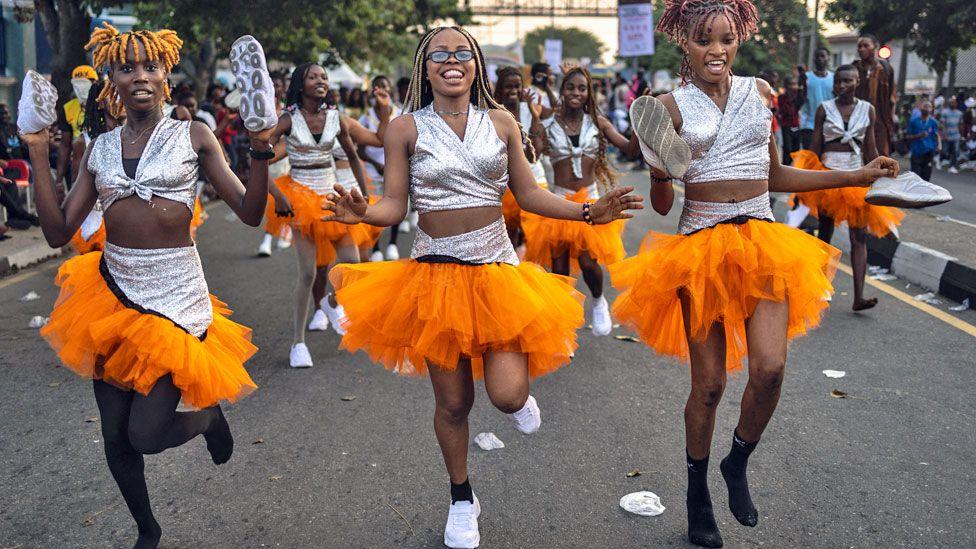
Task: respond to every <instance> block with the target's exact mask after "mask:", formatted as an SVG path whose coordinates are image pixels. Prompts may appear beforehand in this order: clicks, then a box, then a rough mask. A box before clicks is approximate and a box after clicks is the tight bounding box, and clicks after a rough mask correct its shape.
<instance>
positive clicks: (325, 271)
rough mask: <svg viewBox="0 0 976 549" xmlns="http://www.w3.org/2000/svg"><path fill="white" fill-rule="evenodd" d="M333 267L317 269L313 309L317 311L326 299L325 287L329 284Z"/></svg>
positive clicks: (327, 266) (313, 290)
mask: <svg viewBox="0 0 976 549" xmlns="http://www.w3.org/2000/svg"><path fill="white" fill-rule="evenodd" d="M331 267H332V265H325V266H322V267H318V266H317V267H316V268H315V282H313V283H312V308H313V309H316V308H318V306H319V303H322V298H323V297H325V287H326V286H327V285H328V284H329V269H330V268H331Z"/></svg>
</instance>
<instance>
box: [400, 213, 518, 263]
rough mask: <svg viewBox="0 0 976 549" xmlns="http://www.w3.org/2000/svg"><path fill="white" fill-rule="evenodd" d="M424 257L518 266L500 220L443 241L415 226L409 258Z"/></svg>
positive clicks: (447, 237) (502, 221) (502, 222)
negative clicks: (415, 232)
mask: <svg viewBox="0 0 976 549" xmlns="http://www.w3.org/2000/svg"><path fill="white" fill-rule="evenodd" d="M423 256H446V257H451V258H454V259H457V260H460V261H463V262H465V263H477V264H484V263H508V264H509V265H518V264H519V259H518V256H517V255H516V254H515V249H514V248H512V241H511V240H510V239H509V238H508V231H507V230H506V229H505V221H504V220H503V219H501V218H499V219H498V220H496V221H495V222H494V223H491V224H490V225H487V226H484V227H482V228H480V229H476V230H474V231H471V232H468V233H462V234H458V235H454V236H445V237H443V238H434V237H432V236H430V235H428V234H427V233H425V232H424V231H422V230H421V229H420V227H417V237H416V238H415V239H414V241H413V249H412V250H410V257H411V258H413V259H417V258H418V257H423Z"/></svg>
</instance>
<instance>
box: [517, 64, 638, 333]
mask: <svg viewBox="0 0 976 549" xmlns="http://www.w3.org/2000/svg"><path fill="white" fill-rule="evenodd" d="M592 90H593V81H592V79H591V78H590V73H589V71H587V70H586V69H584V68H581V67H576V68H573V69H570V70H568V71H567V72H566V75H565V77H564V78H563V82H562V85H561V86H560V90H559V92H560V95H561V99H562V101H561V103H560V106H559V109H558V110H557V112H556V115H555V116H553V117H552V118H548V119H546V124H547V129H548V145H549V157H550V158H551V159H552V169H553V173H554V174H555V177H554V184H553V186H552V192H554V193H556V195H557V196H561V197H563V198H565V199H567V200H571V201H573V202H577V203H580V204H582V203H585V202H587V201H589V200H592V199H596V198H599V197H600V194H601V193H603V192H606V191H607V189H610V188H612V187H613V185H614V183H615V180H616V175H615V174H614V173H613V172H612V170H611V169H610V164H609V163H608V162H607V141H610V142H611V143H613V144H614V145H615V146H616V147H618V148H619V149H620V150H621V152H622V153H624V154H625V155H628V156H635V155H636V154H637V153H638V151H639V146H638V144H637V136H636V134H634V135H633V136H631V138H630V139H629V140H628V139H627V138H626V137H624V136H622V135H620V133H619V132H618V131H617V130H616V129H615V128H614V127H613V124H611V123H610V121H609V120H607V119H606V118H604V117H603V116H601V115H600V114H599V113H598V112H597V109H596V99H595V97H594V94H593V93H592ZM522 227H523V229H524V230H525V236H526V241H527V244H526V252H525V260H526V261H533V262H536V263H539V264H541V265H551V266H552V272H554V273H556V274H561V275H568V274H570V272H578V271H582V272H583V281H584V282H586V286H587V287H588V288H589V290H590V295H591V296H593V307H592V310H591V313H592V318H591V320H592V322H593V334H594V335H598V336H604V335H608V334H609V333H610V331H611V330H612V329H613V321H612V320H611V319H610V307H609V305H608V304H607V300H606V298H605V297H604V296H603V267H601V265H602V266H606V265H611V264H613V263H616V262H617V261H620V260H621V259H623V258H624V256H625V255H626V251H625V250H624V242H623V230H624V221H623V220H620V221H615V222H614V223H610V224H607V225H600V226H592V225H582V224H580V223H573V222H567V221H564V220H559V219H546V218H544V217H540V216H537V215H532V214H531V213H528V214H526V215H524V216H523V218H522Z"/></svg>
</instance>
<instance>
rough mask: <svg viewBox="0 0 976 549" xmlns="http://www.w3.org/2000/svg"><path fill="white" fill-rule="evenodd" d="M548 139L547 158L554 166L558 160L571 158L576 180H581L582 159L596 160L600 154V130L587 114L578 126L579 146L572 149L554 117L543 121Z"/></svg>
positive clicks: (567, 137)
mask: <svg viewBox="0 0 976 549" xmlns="http://www.w3.org/2000/svg"><path fill="white" fill-rule="evenodd" d="M543 125H545V127H546V132H547V133H548V137H549V158H550V159H551V160H552V163H553V164H555V163H556V162H559V161H560V160H565V159H567V158H571V159H572V161H573V175H575V176H576V178H577V179H583V157H584V156H588V157H590V158H596V157H597V154H599V152H600V140H599V139H598V136H599V133H600V128H598V127H597V125H596V121H595V120H593V118H592V117H590V115H588V114H585V113H584V114H583V122H582V124H581V125H580V133H579V146H578V147H574V146H573V142H572V141H570V139H569V135H567V134H566V130H565V129H563V127H562V125H561V124H560V123H559V122H556V117H555V116H553V117H551V118H547V119H546V120H544V121H543Z"/></svg>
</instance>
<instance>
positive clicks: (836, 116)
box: [821, 99, 871, 155]
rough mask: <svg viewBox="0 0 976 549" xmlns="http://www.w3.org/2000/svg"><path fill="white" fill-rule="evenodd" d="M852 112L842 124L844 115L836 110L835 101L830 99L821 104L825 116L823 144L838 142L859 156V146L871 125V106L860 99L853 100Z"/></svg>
mask: <svg viewBox="0 0 976 549" xmlns="http://www.w3.org/2000/svg"><path fill="white" fill-rule="evenodd" d="M855 101H856V103H854V110H853V111H851V116H850V117H849V118H848V119H847V122H846V123H845V122H844V115H842V114H841V113H840V109H838V108H837V100H836V99H831V100H829V101H824V102H823V103H821V105H823V108H824V113H825V114H826V115H827V117H826V118H824V123H823V138H824V143H830V142H831V141H839V142H841V143H846V144H848V145H850V146H851V150H853V151H854V152H855V153H857V154H858V155H860V154H861V144H862V143H864V136H865V135H866V134H867V131H868V126H870V125H871V104H870V103H868V102H867V101H864V100H861V99H855Z"/></svg>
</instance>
